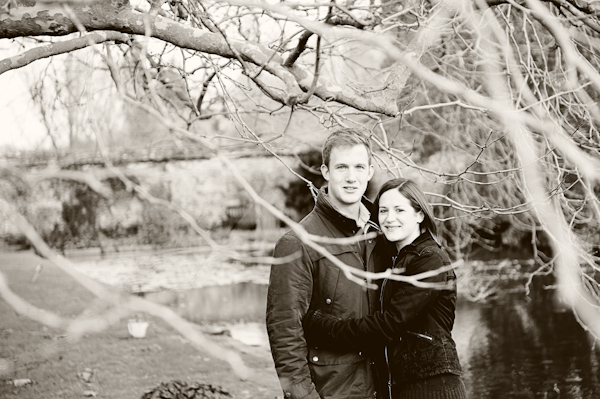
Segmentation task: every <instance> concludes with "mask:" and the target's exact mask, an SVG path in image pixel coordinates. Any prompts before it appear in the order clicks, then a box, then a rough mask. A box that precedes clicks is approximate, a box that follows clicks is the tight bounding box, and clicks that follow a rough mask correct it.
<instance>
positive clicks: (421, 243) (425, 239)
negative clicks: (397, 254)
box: [400, 231, 439, 252]
mask: <svg viewBox="0 0 600 399" xmlns="http://www.w3.org/2000/svg"><path fill="white" fill-rule="evenodd" d="M432 244H434V245H437V246H439V244H438V243H437V242H436V241H435V240H434V239H433V237H432V236H431V234H430V233H429V231H426V232H425V233H422V234H421V235H420V236H418V237H417V238H416V239H415V240H414V241H413V242H411V243H410V244H408V245H407V246H405V247H404V248H402V249H401V250H400V251H417V252H420V251H421V250H422V249H423V248H424V247H426V246H429V245H432Z"/></svg>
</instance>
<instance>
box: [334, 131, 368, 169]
mask: <svg viewBox="0 0 600 399" xmlns="http://www.w3.org/2000/svg"><path fill="white" fill-rule="evenodd" d="M361 144H362V145H364V146H365V148H366V149H367V154H368V155H369V165H370V164H371V159H372V158H373V150H372V149H371V142H370V141H369V138H368V137H367V136H366V135H365V134H364V133H362V132H361V131H360V130H358V129H355V128H345V129H339V130H336V131H335V132H333V133H331V134H330V135H329V137H327V139H325V143H323V153H322V156H323V165H325V166H327V167H329V158H330V157H331V151H332V150H333V149H334V148H336V147H354V146H355V145H361Z"/></svg>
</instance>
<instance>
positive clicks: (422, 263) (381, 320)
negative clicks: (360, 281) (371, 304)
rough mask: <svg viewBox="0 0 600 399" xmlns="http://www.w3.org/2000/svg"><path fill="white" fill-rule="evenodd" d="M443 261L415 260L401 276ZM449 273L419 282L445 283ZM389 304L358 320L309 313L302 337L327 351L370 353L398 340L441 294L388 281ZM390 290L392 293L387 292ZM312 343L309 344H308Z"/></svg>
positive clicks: (432, 267)
mask: <svg viewBox="0 0 600 399" xmlns="http://www.w3.org/2000/svg"><path fill="white" fill-rule="evenodd" d="M444 263H445V262H444V258H442V256H441V255H440V254H438V253H436V252H428V253H425V254H422V255H420V256H415V257H414V259H413V262H412V263H411V266H410V269H409V270H407V273H405V274H404V275H416V274H419V273H423V272H426V271H431V270H436V269H439V268H441V267H443V266H444ZM447 274H448V272H442V273H438V274H436V275H434V276H431V277H428V278H425V279H422V280H421V281H423V282H428V283H438V284H439V283H442V284H443V283H446V280H447V277H446V276H447ZM383 289H384V290H385V292H386V295H391V301H390V303H389V304H388V305H386V308H385V309H383V312H376V313H374V314H372V315H370V316H365V317H362V318H360V319H347V320H337V319H335V318H333V317H332V316H329V315H326V314H323V313H320V312H309V313H308V314H307V316H306V317H305V318H304V321H303V325H304V330H305V334H306V335H307V336H310V337H311V340H314V342H316V343H318V344H319V345H323V346H326V347H327V348H338V347H339V348H342V347H345V348H359V349H369V348H371V347H373V346H381V345H384V344H385V343H387V342H389V341H391V340H393V339H395V338H397V337H398V336H399V335H400V334H401V332H402V330H403V328H404V326H405V324H406V323H407V322H409V321H410V320H412V319H414V318H415V317H416V316H417V315H419V313H421V312H422V311H423V310H424V309H425V308H426V307H427V306H429V305H430V304H432V303H433V302H434V301H435V300H436V298H437V296H438V294H439V292H440V290H439V289H436V288H424V287H417V286H415V285H413V284H410V283H407V282H398V281H393V280H389V281H388V283H387V285H386V286H385V287H384V288H383ZM388 290H390V291H391V292H388ZM311 342H312V341H311Z"/></svg>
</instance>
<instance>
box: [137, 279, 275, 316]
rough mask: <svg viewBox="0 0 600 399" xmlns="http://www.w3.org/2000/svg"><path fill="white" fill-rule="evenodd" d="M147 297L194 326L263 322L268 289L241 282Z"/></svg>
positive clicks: (160, 293)
mask: <svg viewBox="0 0 600 399" xmlns="http://www.w3.org/2000/svg"><path fill="white" fill-rule="evenodd" d="M144 297H145V298H147V299H149V300H151V301H153V302H156V303H160V304H163V305H167V306H170V307H172V308H174V309H176V310H177V312H178V314H179V315H180V316H182V317H184V318H186V319H187V320H190V321H193V322H195V323H213V322H248V321H264V319H265V311H266V303H267V300H266V298H267V286H266V285H264V284H254V283H239V284H230V285H220V286H210V287H203V288H199V289H192V290H184V291H179V292H175V291H162V292H153V293H147V294H145V295H144Z"/></svg>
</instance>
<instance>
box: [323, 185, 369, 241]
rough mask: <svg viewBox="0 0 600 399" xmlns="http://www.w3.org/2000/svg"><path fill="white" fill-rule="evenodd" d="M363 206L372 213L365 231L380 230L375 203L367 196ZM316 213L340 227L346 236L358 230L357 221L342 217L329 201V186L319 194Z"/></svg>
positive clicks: (363, 200) (363, 199)
mask: <svg viewBox="0 0 600 399" xmlns="http://www.w3.org/2000/svg"><path fill="white" fill-rule="evenodd" d="M361 202H362V204H363V205H364V206H365V207H366V208H367V210H368V211H369V212H370V213H371V219H370V220H369V221H368V222H367V224H366V225H365V230H366V231H369V230H372V229H376V230H379V227H378V225H377V223H376V219H375V218H376V217H377V216H376V214H375V212H374V211H373V208H374V207H373V203H372V202H371V201H369V199H368V198H367V197H365V196H363V197H362V201H361ZM315 211H316V212H317V213H319V214H321V215H323V216H324V217H325V218H327V219H329V220H330V221H331V222H332V223H333V224H334V225H335V226H336V227H338V228H339V229H340V230H342V232H344V234H346V235H348V236H351V235H353V233H352V232H353V231H357V230H358V225H357V223H356V220H354V219H351V218H349V217H347V216H345V215H342V214H341V213H340V212H339V211H338V210H337V209H336V208H335V207H334V206H333V203H332V202H331V200H330V199H329V194H328V193H327V186H324V187H321V189H320V190H319V194H318V195H317V203H316V204H315Z"/></svg>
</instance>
